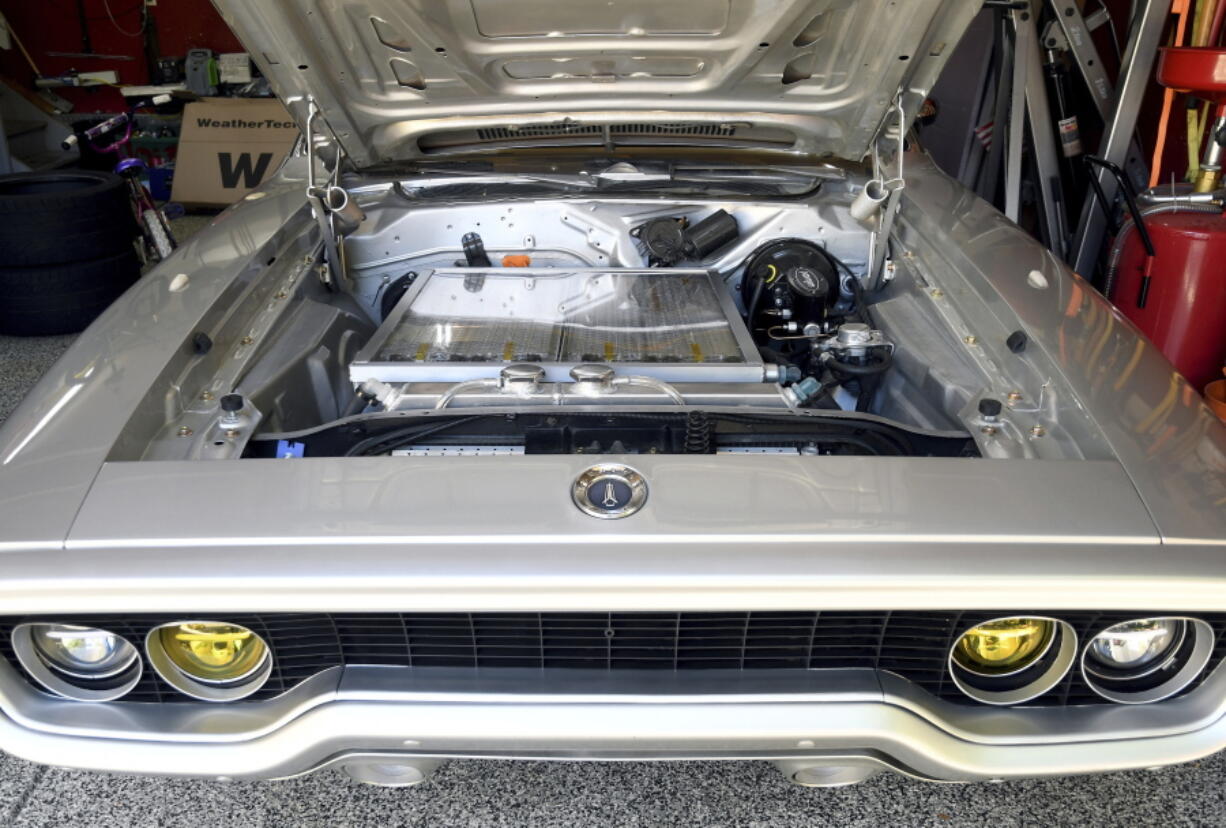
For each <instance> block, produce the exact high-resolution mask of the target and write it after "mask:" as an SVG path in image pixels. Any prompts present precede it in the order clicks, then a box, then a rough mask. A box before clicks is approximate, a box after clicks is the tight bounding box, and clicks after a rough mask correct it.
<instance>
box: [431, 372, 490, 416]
mask: <svg viewBox="0 0 1226 828" xmlns="http://www.w3.org/2000/svg"><path fill="white" fill-rule="evenodd" d="M500 385H501V383H500V382H499V381H498V380H496V379H478V380H468V381H466V382H457V383H456V384H455V385H453V386H451V387H450V388H448V389H447V390H446V391H444V392H443V393H442V394H441V395H440V396H439V398H438V402H436V403H435V404H434V409H435V410H436V411H437V410H439V409H442V408H446V407H447V406H448V405H449V404H450V403H451V401H452V400H454V399H455V398H456V396H458V395H460V394H463V393H464V392H465V391H480V390H485V389H488V388H498V387H499V386H500Z"/></svg>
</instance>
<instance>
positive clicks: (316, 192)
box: [305, 98, 345, 291]
mask: <svg viewBox="0 0 1226 828" xmlns="http://www.w3.org/2000/svg"><path fill="white" fill-rule="evenodd" d="M318 115H319V107H318V106H316V105H315V99H314V98H307V116H306V136H305V138H306V156H307V187H306V196H307V201H308V202H309V203H310V205H311V212H312V213H313V214H314V215H315V221H316V223H317V224H318V225H319V233H320V236H321V238H322V239H323V243H324V252H325V255H324V258H325V259H326V260H327V265H328V280H327V282H326V285H327V287H328V288H329V289H330V290H333V291H335V290H337V289H339V287H340V284H341V281H342V280H343V279H344V277H345V266H344V259H343V255H344V254H343V252H342V250H343V248H342V244H343V239H342V238H341V237H340V236H339V235H338V234H337V232H336V224H335V222H334V221H333V219H332V214H331V211H330V210H329V209H328V205H327V202H326V201H325V196H326V194H327V188H320V187H319V186H318V185H317V184H316V181H315V161H316V154H315V130H314V124H315V118H316V117H317V116H318ZM332 140H333V142H334V143H336V138H335V137H333V139H332ZM336 146H337V147H339V146H340V144H339V143H336ZM340 168H341V163H340V157H339V156H338V157H337V159H336V163H335V165H334V166H333V168H332V180H333V181H335V180H337V178H338V177H339V175H340Z"/></svg>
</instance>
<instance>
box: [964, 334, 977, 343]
mask: <svg viewBox="0 0 1226 828" xmlns="http://www.w3.org/2000/svg"><path fill="white" fill-rule="evenodd" d="M962 341H963V342H965V343H966V344H967V345H977V344H978V343H979V337H977V336H975V335H974V334H967V335H966V336H964V337H962Z"/></svg>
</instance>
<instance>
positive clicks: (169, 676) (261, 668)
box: [145, 618, 273, 702]
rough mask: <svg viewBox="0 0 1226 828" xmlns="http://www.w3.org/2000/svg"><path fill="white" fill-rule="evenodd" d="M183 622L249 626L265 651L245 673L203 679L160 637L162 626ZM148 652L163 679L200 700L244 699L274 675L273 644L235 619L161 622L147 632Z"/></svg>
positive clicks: (151, 663)
mask: <svg viewBox="0 0 1226 828" xmlns="http://www.w3.org/2000/svg"><path fill="white" fill-rule="evenodd" d="M184 624H225V625H227V626H233V627H239V628H241V629H244V630H247V631H248V632H250V633H251V634H252V635H254V636H255V637H256V638H258V639H259V640H260V642H261V643H262V644H263V646H264V655H263V657H262V659H261V660H260V662H259V663H258V664H257V665H255V666H254V667H252V668H251V669H249V670H247V671H246V672H244V673H243V674H242V675H239V676H235V677H233V678H232V679H229V680H227V681H225V682H217V681H211V680H204V679H201V678H200V677H197V676H193V675H191V674H190V673H188V672H187V671H186V670H184V669H183V668H182V667H180V666H179V665H178V664H176V663H175V662H174V661H173V660H172V659H171V657H170V655H169V654H168V653H167V652H166V648H165V646H164V645H163V644H162V641H161V635H160V634H161V631H162V630H164V629H166V628H169V627H178V626H181V625H184ZM145 655H146V657H147V658H148V659H149V665H150V666H151V667H152V668H153V670H154V672H156V673H157V674H158V677H159V678H161V679H162V681H164V682H166V683H167V684H169V685H170V686H171V687H173V688H174V689H176V690H178V691H179V692H180V693H182V694H184V695H185V696H190V697H191V698H194V699H199V700H201V701H210V702H228V701H237V700H239V699H245V698H246V697H247V696H250V695H251V694H252V693H254V692H256V691H257V690H259V689H260V688H261V687H263V686H264V683H265V682H267V681H268V677H269V676H270V675H272V664H273V653H272V646H271V645H269V643H268V641H267V640H266V639H265V638H264V637H263V636H262V635H260V634H259V633H258V632H256V631H255V630H253V629H251V628H250V627H248V626H246V625H243V624H236V623H234V622H232V621H224V620H217V619H199V618H197V619H186V620H180V621H169V622H165V623H162V624H158V625H157V626H155V627H153V628H151V629H150V630H149V632H148V633H147V634H146V635H145Z"/></svg>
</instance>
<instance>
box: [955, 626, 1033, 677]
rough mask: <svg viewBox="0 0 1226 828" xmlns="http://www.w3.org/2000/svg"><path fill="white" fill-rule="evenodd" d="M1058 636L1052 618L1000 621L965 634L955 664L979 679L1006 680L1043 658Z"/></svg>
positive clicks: (957, 645) (958, 647)
mask: <svg viewBox="0 0 1226 828" xmlns="http://www.w3.org/2000/svg"><path fill="white" fill-rule="evenodd" d="M1055 634H1056V622H1055V621H1052V620H1051V619H1049V618H998V619H996V620H995V621H985V622H984V623H982V624H978V625H976V626H974V627H971V628H970V629H969V630H967V631H966V632H964V633H962V635H961V637H960V638H959V639H958V643H957V644H955V645H954V663H955V664H957V665H958V666H959V667H961V668H962V669H963V670H966V671H967V672H969V673H974V674H975V675H979V676H1007V675H1010V674H1012V673H1016V672H1018V671H1019V670H1025V669H1026V668H1027V667H1029V666H1030V665H1032V664H1034V663H1035V662H1036V661H1037V660H1039V659H1040V658H1042V657H1043V656H1044V655H1045V654H1046V653H1047V650H1048V648H1050V647H1051V643H1052V640H1053V639H1054V638H1055Z"/></svg>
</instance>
